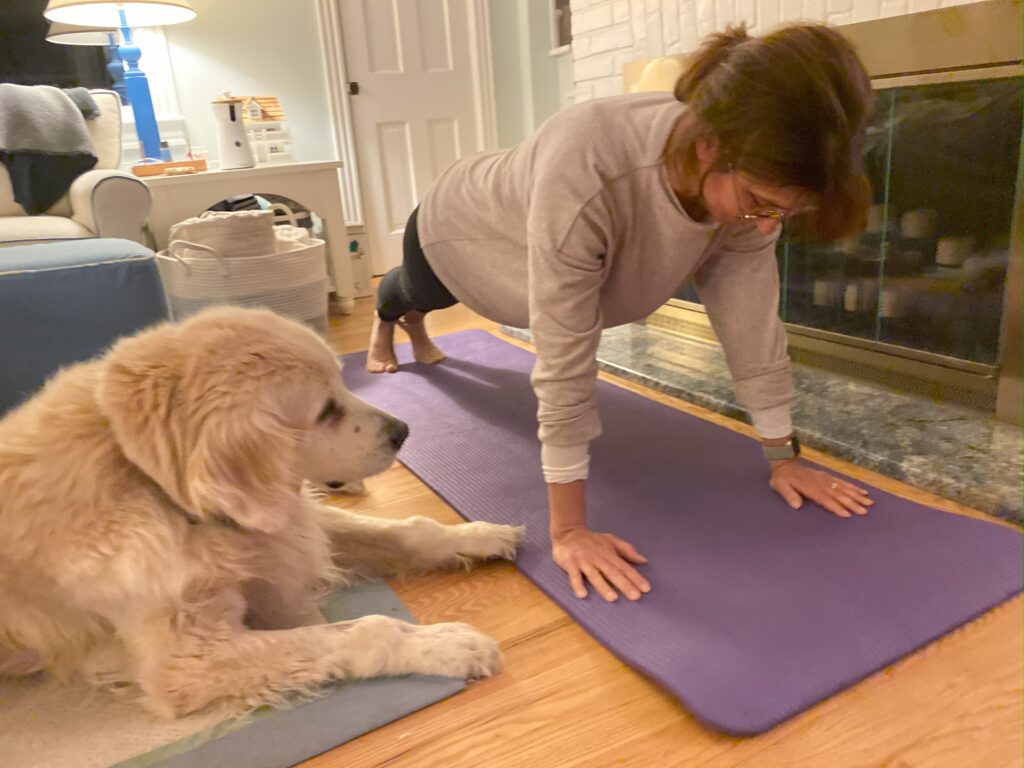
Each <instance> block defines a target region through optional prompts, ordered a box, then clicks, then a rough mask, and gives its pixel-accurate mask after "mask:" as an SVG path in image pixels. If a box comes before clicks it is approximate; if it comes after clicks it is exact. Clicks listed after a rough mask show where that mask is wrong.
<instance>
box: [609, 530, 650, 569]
mask: <svg viewBox="0 0 1024 768" xmlns="http://www.w3.org/2000/svg"><path fill="white" fill-rule="evenodd" d="M605 535H606V536H607V537H608V541H610V542H611V543H612V546H613V547H615V551H616V552H618V553H619V554H620V555H622V557H623V558H624V559H626V560H628V561H629V562H631V563H636V564H638V565H643V564H644V563H646V562H647V558H646V557H644V556H643V555H641V554H640V553H639V552H637V551H636V547H634V546H633V545H632V544H630V543H629V542H628V541H626V540H624V539H620V538H619V537H618V536H616V535H615V534H613V533H608V534H605Z"/></svg>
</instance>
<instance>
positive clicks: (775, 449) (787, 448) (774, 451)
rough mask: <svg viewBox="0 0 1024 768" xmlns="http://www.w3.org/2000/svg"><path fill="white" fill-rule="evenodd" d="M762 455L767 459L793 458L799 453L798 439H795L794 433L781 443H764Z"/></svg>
mask: <svg viewBox="0 0 1024 768" xmlns="http://www.w3.org/2000/svg"><path fill="white" fill-rule="evenodd" d="M762 447H763V448H764V456H765V458H766V459H768V461H785V460H786V459H795V458H796V457H797V456H799V455H800V441H799V440H797V438H796V435H793V436H792V437H791V438H789V441H788V442H785V443H783V444H782V445H765V446H762Z"/></svg>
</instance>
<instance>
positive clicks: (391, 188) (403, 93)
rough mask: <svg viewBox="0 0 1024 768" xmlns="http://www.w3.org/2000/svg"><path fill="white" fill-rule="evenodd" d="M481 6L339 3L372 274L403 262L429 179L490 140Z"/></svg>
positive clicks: (413, 1) (404, 0)
mask: <svg viewBox="0 0 1024 768" xmlns="http://www.w3.org/2000/svg"><path fill="white" fill-rule="evenodd" d="M481 6H482V3H481V2H480V0H341V6H340V7H341V24H342V32H343V36H344V49H345V50H344V53H345V67H346V70H347V75H348V81H349V83H357V84H358V93H355V94H354V95H352V96H351V97H350V103H351V109H352V125H353V129H354V133H355V146H356V156H357V159H358V163H359V176H360V180H361V183H362V192H363V201H364V205H365V215H366V224H367V234H368V236H369V245H370V250H371V254H372V257H373V269H374V274H382V273H384V272H386V271H387V270H389V269H391V268H392V267H394V266H397V265H398V264H400V263H401V261H402V235H403V233H404V231H405V223H406V220H407V219H408V218H409V214H410V213H412V210H413V208H415V207H416V204H417V203H418V202H419V200H420V197H421V196H422V195H423V194H424V192H426V190H427V188H428V187H429V186H430V183H431V182H432V181H433V180H434V179H435V178H437V176H438V175H439V174H440V173H441V172H442V171H443V170H444V169H445V168H447V167H448V166H449V165H450V164H451V163H452V162H454V161H455V160H457V159H458V158H460V157H462V156H464V155H467V154H472V153H474V152H476V151H478V150H480V149H483V148H484V144H485V142H487V139H486V136H485V134H486V132H485V131H484V130H482V128H481V123H482V117H483V115H482V112H481V109H480V107H479V104H480V103H481V101H482V98H483V97H482V96H481V93H480V78H481V74H480V73H479V67H478V51H479V50H480V48H479V42H480V41H479V39H478V29H479V28H480V27H479V25H478V17H477V15H476V14H477V13H478V9H479V7H481ZM489 75H490V73H489V72H487V73H486V76H488V77H489ZM353 91H354V87H350V90H349V92H350V93H353Z"/></svg>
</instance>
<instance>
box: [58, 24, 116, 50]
mask: <svg viewBox="0 0 1024 768" xmlns="http://www.w3.org/2000/svg"><path fill="white" fill-rule="evenodd" d="M116 34H117V30H116V29H115V28H114V27H110V28H109V29H104V28H101V27H74V26H72V25H70V24H61V23H59V22H56V21H51V22H50V28H49V30H47V32H46V41H47V42H49V43H60V44H61V45H110V37H109V35H116Z"/></svg>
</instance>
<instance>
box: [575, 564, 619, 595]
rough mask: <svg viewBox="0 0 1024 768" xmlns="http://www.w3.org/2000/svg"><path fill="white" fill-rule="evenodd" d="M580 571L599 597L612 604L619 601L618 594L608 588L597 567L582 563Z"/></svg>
mask: <svg viewBox="0 0 1024 768" xmlns="http://www.w3.org/2000/svg"><path fill="white" fill-rule="evenodd" d="M581 570H582V571H583V573H584V575H585V576H586V577H587V581H589V582H590V585H591V586H592V587H593V588H594V589H596V590H597V592H598V594H599V595H601V597H603V598H604V599H605V600H607V601H608V602H609V603H614V602H615V601H616V600H618V599H619V593H618V592H616V591H615V590H614V589H612V588H611V586H609V584H608V582H607V581H606V580H605V578H604V576H603V575H602V574H601V571H599V570H598V569H597V566H595V565H593V564H591V563H584V564H583V566H582V569H581Z"/></svg>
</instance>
